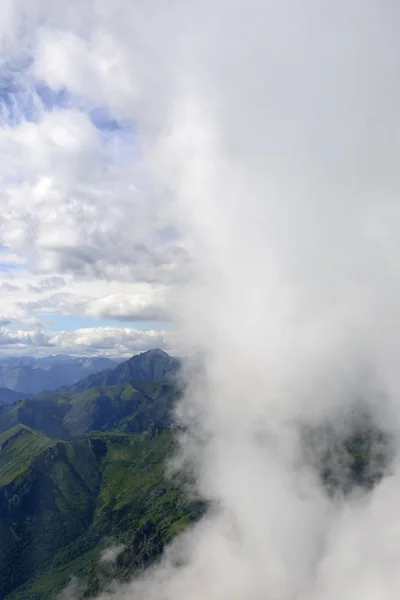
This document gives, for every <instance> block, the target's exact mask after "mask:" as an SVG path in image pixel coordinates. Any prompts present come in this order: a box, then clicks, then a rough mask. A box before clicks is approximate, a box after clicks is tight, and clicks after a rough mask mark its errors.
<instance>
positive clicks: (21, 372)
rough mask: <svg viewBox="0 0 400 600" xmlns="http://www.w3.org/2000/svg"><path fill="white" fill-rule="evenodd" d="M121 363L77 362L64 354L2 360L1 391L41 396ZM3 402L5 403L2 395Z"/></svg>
mask: <svg viewBox="0 0 400 600" xmlns="http://www.w3.org/2000/svg"><path fill="white" fill-rule="evenodd" d="M119 362H121V361H120V360H115V359H110V358H98V357H93V358H85V357H83V358H77V357H74V356H68V355H64V354H57V355H55V356H46V357H44V358H33V357H31V356H21V357H7V358H0V387H3V388H7V389H10V390H14V391H15V392H21V393H23V394H38V393H39V392H43V391H45V390H56V389H58V388H60V387H62V386H66V385H72V384H73V383H75V382H76V381H78V380H80V379H83V378H85V377H87V376H88V375H91V374H93V373H97V372H98V371H101V370H103V369H109V368H113V367H115V366H116V365H117V364H118V363H119ZM3 396H4V395H3ZM0 401H3V398H2V394H1V393H0Z"/></svg>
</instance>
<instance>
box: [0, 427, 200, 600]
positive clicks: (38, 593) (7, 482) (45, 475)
mask: <svg viewBox="0 0 400 600" xmlns="http://www.w3.org/2000/svg"><path fill="white" fill-rule="evenodd" d="M173 449H174V441H173V438H172V435H171V433H170V432H169V431H164V432H162V433H160V434H159V435H156V436H153V435H149V434H146V433H142V434H140V435H139V434H135V435H132V434H121V433H120V434H118V433H96V434H93V435H90V436H83V437H77V438H75V439H74V440H71V441H62V440H57V439H54V438H49V437H47V436H44V435H43V434H40V433H39V432H37V431H34V430H32V429H30V428H27V427H24V426H22V425H18V426H16V427H14V428H12V429H10V430H9V431H7V432H5V433H3V434H1V435H0V598H6V599H7V600H17V599H18V600H39V599H40V600H45V599H47V598H53V597H54V594H55V593H56V592H57V590H59V589H61V588H62V587H64V586H65V585H66V583H67V582H68V580H69V578H70V576H71V575H72V574H75V575H78V576H84V577H86V579H87V581H88V586H89V591H92V592H93V593H94V592H96V591H97V589H98V586H99V582H100V581H101V579H102V577H103V574H102V573H101V569H100V567H99V557H100V553H101V551H102V550H103V549H104V548H106V547H107V546H109V545H110V544H111V543H112V542H116V541H117V542H118V543H122V544H124V545H125V551H124V553H123V556H122V562H121V574H123V573H125V575H126V574H127V569H128V571H129V572H132V570H133V569H134V568H138V567H142V566H145V565H147V564H148V563H149V561H151V560H152V559H154V558H155V557H156V556H158V555H159V554H160V552H161V551H162V549H163V547H164V546H165V544H166V543H168V542H169V541H170V540H171V539H172V537H173V536H174V535H175V534H176V533H177V532H179V531H180V530H181V529H182V527H183V526H184V525H185V524H186V523H188V522H190V521H191V520H193V519H194V518H196V517H198V516H199V515H200V514H201V512H202V506H201V505H200V504H199V503H195V502H190V501H189V500H187V499H186V498H185V496H184V494H183V492H182V490H181V489H180V488H179V487H177V486H176V485H175V484H173V483H172V482H171V481H168V480H166V479H165V476H164V461H165V458H166V457H167V456H168V455H170V454H171V452H172V451H173ZM133 549H134V552H135V556H134V560H132V562H130V561H129V566H128V565H127V564H126V561H127V558H128V557H130V556H131V553H132V551H133ZM124 556H125V560H124ZM122 572H123V573H122Z"/></svg>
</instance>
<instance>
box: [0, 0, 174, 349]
mask: <svg viewBox="0 0 400 600" xmlns="http://www.w3.org/2000/svg"><path fill="white" fill-rule="evenodd" d="M41 9H43V12H41ZM83 12H84V11H83ZM3 13H4V14H3V15H2V16H3V17H4V23H8V24H9V26H10V29H9V30H8V32H7V31H6V32H4V30H6V26H4V30H3V31H2V44H1V53H0V125H1V129H0V153H1V161H0V162H1V167H0V186H1V187H0V198H1V199H0V203H1V211H0V354H21V353H22V354H33V355H44V354H53V353H57V352H60V351H62V352H63V353H72V354H77V355H107V356H124V357H128V356H131V355H132V354H135V353H137V352H141V351H144V350H147V349H149V348H152V347H161V348H167V347H168V337H171V330H172V329H173V328H172V326H171V323H170V316H169V315H167V312H166V308H165V296H166V294H167V291H168V289H169V287H170V286H171V285H174V283H175V282H176V281H178V280H179V279H180V277H181V275H180V271H182V270H184V269H185V264H184V263H185V257H184V255H183V252H182V249H181V248H180V247H179V244H177V241H176V235H175V231H174V228H173V227H171V226H170V225H169V223H168V220H167V219H164V218H163V215H162V214H155V213H154V209H153V210H152V211H148V210H147V207H146V205H147V203H148V204H150V201H148V199H147V197H146V196H147V195H148V194H151V190H150V189H149V188H148V186H147V185H146V182H145V178H144V177H143V176H141V175H140V174H139V173H138V165H139V163H140V160H141V158H140V153H141V148H140V145H141V143H140V139H139V137H140V135H139V133H138V132H137V131H136V124H135V114H134V111H130V110H127V108H126V106H127V105H128V104H129V103H130V102H131V100H132V98H133V96H132V91H131V89H130V82H129V81H128V80H127V78H128V77H129V74H128V73H127V71H126V69H127V68H128V65H125V64H124V63H123V61H122V62H121V63H120V61H119V56H118V48H117V47H116V45H115V40H114V39H113V38H112V36H110V35H108V34H107V32H105V31H102V30H101V28H100V29H99V30H98V31H96V30H95V29H94V30H93V31H90V27H89V29H87V30H86V31H82V32H81V35H79V32H76V30H75V29H74V24H73V23H68V17H66V18H65V15H64V16H63V17H61V18H60V19H59V20H58V21H57V18H55V17H54V15H53V14H52V11H51V10H50V11H49V12H48V13H46V3H43V5H42V7H40V3H39V4H38V5H36V4H35V3H33V5H32V14H31V15H30V20H29V21H26V22H25V27H22V28H21V29H18V26H17V25H16V24H17V23H18V22H19V20H21V21H22V20H24V19H26V18H27V14H26V11H25V8H24V6H23V3H17V4H15V5H14V6H12V5H11V4H10V5H8V4H7V3H6V5H4V8H3ZM28 13H29V10H28ZM61 13H63V11H61ZM54 18H55V19H56V21H55V22H54V21H53V20H52V19H54ZM14 20H15V21H14ZM82 23H83V22H82ZM12 24H15V25H16V30H15V31H14V30H13V29H12ZM10 31H11V32H12V35H11V36H9V33H10ZM14 33H15V37H13V35H14ZM7 36H9V37H7ZM90 45H91V49H90V50H89V46H90ZM83 59H84V60H83ZM80 67H82V68H80ZM113 85H114V86H116V90H113V94H114V97H110V95H109V94H108V92H107V87H108V86H110V88H111V87H112V86H113ZM133 95H134V93H133ZM115 98H117V102H114V99H115ZM120 100H121V101H120Z"/></svg>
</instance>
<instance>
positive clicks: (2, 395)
mask: <svg viewBox="0 0 400 600" xmlns="http://www.w3.org/2000/svg"><path fill="white" fill-rule="evenodd" d="M23 397H24V394H22V393H21V392H15V391H14V390H10V389H9V388H2V387H0V404H1V403H3V404H12V403H13V402H16V401H17V400H20V399H21V398H23Z"/></svg>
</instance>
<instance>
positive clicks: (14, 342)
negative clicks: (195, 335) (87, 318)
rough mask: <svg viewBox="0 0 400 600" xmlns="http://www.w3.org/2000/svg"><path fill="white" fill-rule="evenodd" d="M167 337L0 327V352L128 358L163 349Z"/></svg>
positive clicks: (153, 333) (119, 330) (94, 330)
mask: <svg viewBox="0 0 400 600" xmlns="http://www.w3.org/2000/svg"><path fill="white" fill-rule="evenodd" d="M168 336H169V334H168V333H166V332H163V331H151V330H150V331H138V330H136V329H133V328H129V327H125V328H121V327H97V328H96V327H95V328H85V329H77V330H75V331H58V332H56V333H52V334H49V333H45V332H43V331H39V330H37V331H34V330H32V331H28V330H15V331H11V330H7V329H6V328H4V327H2V326H1V325H0V350H1V352H2V353H3V354H4V353H5V354H7V353H10V352H15V351H17V352H19V353H21V352H22V353H23V352H29V354H32V355H36V354H41V355H42V354H50V353H52V354H54V353H56V352H61V353H66V354H74V355H79V356H97V355H99V356H114V357H126V358H129V357H130V356H132V355H133V354H138V353H140V352H144V351H146V350H150V349H152V348H155V347H158V348H166V347H167V342H168Z"/></svg>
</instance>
